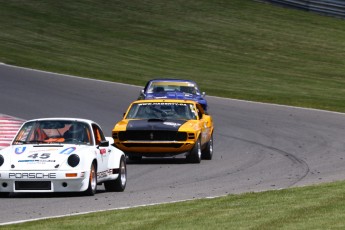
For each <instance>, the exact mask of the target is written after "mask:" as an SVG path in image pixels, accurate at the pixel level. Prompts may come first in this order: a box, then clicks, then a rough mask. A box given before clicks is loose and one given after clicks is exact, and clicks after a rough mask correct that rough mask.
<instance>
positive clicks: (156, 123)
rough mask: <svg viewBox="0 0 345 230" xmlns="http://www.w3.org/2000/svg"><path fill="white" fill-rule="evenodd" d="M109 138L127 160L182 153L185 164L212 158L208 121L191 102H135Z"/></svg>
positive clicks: (210, 130) (209, 119)
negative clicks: (111, 138) (184, 157)
mask: <svg viewBox="0 0 345 230" xmlns="http://www.w3.org/2000/svg"><path fill="white" fill-rule="evenodd" d="M112 136H113V138H114V144H115V145H116V147H117V148H119V149H121V150H122V151H124V152H125V154H126V155H127V156H128V158H129V159H130V160H141V158H142V157H143V156H145V157H166V156H174V155H178V154H183V153H185V155H186V159H187V161H188V162H190V163H200V161H201V159H208V160H211V159H212V155H213V121H212V117H211V116H210V115H208V114H207V113H205V111H204V109H203V108H202V106H201V105H200V104H198V103H197V102H195V101H191V100H169V99H164V100H163V99H153V100H139V101H135V102H133V103H132V104H131V105H130V106H129V108H128V110H127V112H126V113H125V115H124V119H123V120H121V121H120V122H118V123H117V124H116V125H115V127H114V129H113V131H112Z"/></svg>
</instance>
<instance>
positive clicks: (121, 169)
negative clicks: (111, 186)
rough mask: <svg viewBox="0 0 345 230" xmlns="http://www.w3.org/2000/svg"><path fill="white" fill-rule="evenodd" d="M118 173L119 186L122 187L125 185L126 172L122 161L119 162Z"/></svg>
mask: <svg viewBox="0 0 345 230" xmlns="http://www.w3.org/2000/svg"><path fill="white" fill-rule="evenodd" d="M120 172H121V185H122V187H123V186H125V185H126V182H127V171H126V164H125V162H124V161H121V166H120Z"/></svg>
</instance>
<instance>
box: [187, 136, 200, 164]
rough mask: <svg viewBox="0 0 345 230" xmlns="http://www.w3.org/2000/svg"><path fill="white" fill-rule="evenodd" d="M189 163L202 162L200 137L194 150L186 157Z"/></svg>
mask: <svg viewBox="0 0 345 230" xmlns="http://www.w3.org/2000/svg"><path fill="white" fill-rule="evenodd" d="M186 160H187V162H189V163H200V162H201V142H200V139H198V140H197V142H196V143H195V145H194V147H193V148H192V150H191V151H190V152H189V153H188V155H187V157H186Z"/></svg>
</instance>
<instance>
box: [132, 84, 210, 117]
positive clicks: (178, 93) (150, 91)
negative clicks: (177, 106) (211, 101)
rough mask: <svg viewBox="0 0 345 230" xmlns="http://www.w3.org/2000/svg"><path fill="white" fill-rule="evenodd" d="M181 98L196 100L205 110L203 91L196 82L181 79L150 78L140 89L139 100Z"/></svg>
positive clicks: (205, 102)
mask: <svg viewBox="0 0 345 230" xmlns="http://www.w3.org/2000/svg"><path fill="white" fill-rule="evenodd" d="M164 98H166V99H183V100H193V101H196V102H198V103H199V104H200V105H201V106H202V107H203V109H204V110H205V111H207V101H206V100H205V92H202V93H200V91H199V88H198V86H197V84H196V83H195V82H194V81H191V80H182V79H152V80H150V81H148V82H147V83H146V85H145V88H144V89H143V90H141V93H140V95H139V98H138V99H139V100H143V99H164Z"/></svg>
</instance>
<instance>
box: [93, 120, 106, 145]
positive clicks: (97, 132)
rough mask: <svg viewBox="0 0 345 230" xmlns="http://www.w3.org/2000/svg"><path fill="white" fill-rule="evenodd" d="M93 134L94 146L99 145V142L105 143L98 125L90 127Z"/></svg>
mask: <svg viewBox="0 0 345 230" xmlns="http://www.w3.org/2000/svg"><path fill="white" fill-rule="evenodd" d="M92 129H93V134H94V135H95V141H96V145H99V144H100V143H101V141H105V137H104V134H103V132H102V130H101V128H100V127H99V126H98V125H95V124H93V125H92Z"/></svg>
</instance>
